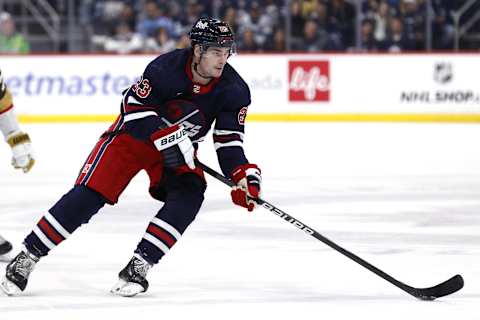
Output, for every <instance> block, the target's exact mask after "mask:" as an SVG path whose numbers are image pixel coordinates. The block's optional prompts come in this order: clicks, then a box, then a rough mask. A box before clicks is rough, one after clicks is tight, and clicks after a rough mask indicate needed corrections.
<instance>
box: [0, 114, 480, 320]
mask: <svg viewBox="0 0 480 320" xmlns="http://www.w3.org/2000/svg"><path fill="white" fill-rule="evenodd" d="M107 126H108V124H104V123H102V124H82V125H78V124H74V125H72V124H69V125H65V124H58V125H52V124H49V125H45V124H37V125H23V129H24V130H25V131H28V133H29V134H30V135H31V137H32V140H33V143H34V147H35V150H36V154H37V163H36V165H35V167H34V168H33V170H32V172H31V173H30V174H26V175H25V174H22V173H21V172H17V171H13V169H12V168H11V167H10V165H9V160H10V159H9V157H10V151H9V148H8V146H7V145H6V144H5V143H3V144H0V211H1V212H0V234H2V235H3V236H4V237H6V238H8V239H9V240H11V241H12V242H13V243H14V245H15V246H16V248H15V249H16V250H15V251H17V250H18V249H19V246H20V243H21V241H22V240H23V238H24V237H25V236H26V235H27V234H28V233H29V232H30V231H31V229H32V227H33V226H34V225H35V223H36V222H37V221H38V219H39V218H40V217H41V216H42V214H43V213H44V212H46V210H48V209H49V208H50V206H51V205H53V204H54V202H55V201H56V200H57V199H59V197H60V196H61V195H62V194H64V193H65V192H67V191H68V190H69V189H70V187H71V186H72V183H73V182H74V180H75V177H76V175H77V172H78V170H79V168H80V166H81V165H82V164H83V161H84V160H85V158H86V156H87V155H88V152H89V151H90V149H91V148H92V146H93V145H94V143H95V142H96V139H97V138H98V136H99V135H100V134H101V133H102V132H103V130H104V129H106V128H107ZM247 130H248V131H247V133H246V141H245V149H246V152H247V156H248V158H249V159H250V160H251V161H252V162H256V163H258V164H259V165H260V166H261V168H262V171H263V177H264V184H263V196H264V198H265V199H266V200H268V201H270V202H271V203H273V204H275V205H277V206H278V207H279V208H281V209H283V210H284V211H286V212H287V213H289V214H291V215H292V216H294V217H296V218H297V219H299V220H301V221H302V222H304V223H306V224H307V225H309V226H310V227H312V228H314V229H315V230H317V231H318V232H320V233H321V234H323V235H324V236H326V237H328V238H330V239H331V240H333V241H335V242H336V243H338V244H340V245H342V246H344V247H345V248H347V249H348V250H350V251H352V252H354V253H356V254H358V255H359V256H361V257H363V258H364V259H366V260H367V261H369V262H370V263H372V264H374V265H375V266H377V267H379V268H380V269H382V270H384V271H386V272H387V273H389V274H391V275H392V276H394V277H395V278H397V279H398V280H400V281H403V282H405V283H407V284H409V285H412V286H415V287H425V286H431V285H434V284H437V283H439V282H441V281H443V280H446V279H447V278H449V277H450V276H453V275H455V274H457V273H460V274H462V275H463V276H464V278H465V282H466V285H465V288H464V289H462V290H461V291H460V292H458V293H456V294H453V295H451V296H448V297H445V298H442V299H439V300H437V301H433V302H423V301H419V300H416V299H414V298H412V297H411V296H409V295H407V294H406V293H404V292H403V291H401V290H399V289H398V288H396V287H394V286H392V285H391V284H390V283H388V282H386V281H385V280H383V279H381V278H379V277H378V276H376V275H374V274H373V273H371V272H369V271H368V270H366V269H364V268H363V267H361V266H359V265H357V264H356V263H354V262H352V261H350V260H349V259H348V258H346V257H344V256H342V255H341V254H339V253H338V252H336V251H334V250H332V249H330V248H329V247H327V246H326V245H324V244H323V243H321V242H320V241H318V240H316V239H314V238H312V237H309V236H307V235H306V234H304V233H303V232H301V231H299V230H298V229H296V228H294V227H293V226H292V225H290V224H289V223H287V222H285V221H282V220H281V219H279V218H278V217H277V216H275V215H274V214H272V213H269V212H268V211H266V210H264V209H259V210H257V211H256V212H255V213H254V214H247V213H246V211H245V212H244V211H243V210H242V209H240V208H236V207H233V205H232V204H231V203H230V200H229V192H228V189H227V188H226V187H225V186H224V185H222V184H221V183H219V182H217V181H216V180H213V179H210V178H209V179H208V183H209V187H208V190H207V193H206V200H205V203H204V206H203V208H202V210H201V212H200V213H199V215H198V216H197V219H196V220H195V222H194V223H193V224H192V225H191V227H190V228H189V229H188V230H187V232H186V233H185V235H184V236H183V238H182V239H181V240H180V241H179V242H178V243H177V245H176V246H175V247H174V248H173V249H172V250H171V251H170V252H169V254H168V255H167V256H166V257H165V258H164V259H163V260H162V261H161V263H160V264H159V265H158V266H156V267H155V268H153V269H152V270H151V272H150V274H149V281H150V289H149V291H148V292H147V294H145V295H143V296H138V297H135V298H130V299H129V298H120V297H114V296H112V295H110V294H109V289H110V287H111V286H112V285H113V284H114V283H115V281H116V279H117V273H118V271H119V270H120V269H121V268H123V266H124V265H125V264H126V263H127V262H128V260H129V259H130V257H131V255H132V251H133V249H134V248H135V246H136V244H137V242H138V241H139V240H140V238H141V237H142V235H143V233H144V229H145V227H146V226H147V224H148V221H149V220H150V218H151V217H152V216H153V215H154V214H155V213H156V212H157V210H158V209H159V208H160V206H161V203H158V202H156V201H154V200H153V199H151V198H149V196H148V194H147V178H146V175H145V174H144V173H141V174H140V175H139V176H137V177H136V178H135V179H134V180H133V182H132V184H131V185H130V186H129V187H128V188H127V190H126V191H125V193H124V194H123V195H122V197H121V199H120V203H119V204H118V205H116V206H114V207H111V206H108V207H105V208H104V209H103V210H102V211H101V212H100V213H99V214H98V215H97V216H95V217H94V218H93V219H92V221H91V222H90V224H88V225H87V226H83V227H82V228H80V229H79V230H78V231H77V232H75V234H74V235H73V236H72V237H71V238H69V239H68V240H67V241H65V242H64V243H62V244H61V245H60V246H59V247H58V248H56V249H55V250H54V251H52V252H51V254H50V255H49V256H48V257H46V258H44V259H43V260H42V261H41V262H40V263H39V264H38V265H37V268H36V270H35V271H34V273H33V274H32V276H31V279H30V283H29V286H28V288H27V290H26V292H25V294H24V295H23V296H21V297H13V298H11V297H5V296H2V295H0V320H7V319H15V320H20V319H28V320H35V319H48V320H57V319H58V320H60V319H62V320H63V319H65V320H70V319H82V320H85V319H199V320H203V319H205V320H207V319H208V320H215V319H222V320H225V319H242V320H245V319H274V320H277V319H289V320H290V319H299V318H310V319H369V320H385V319H389V320H396V319H401V320H405V319H437V320H443V319H448V320H450V319H461V320H465V319H480V147H479V143H478V141H479V137H480V126H478V125H453V124H368V123H364V124H351V123H340V124H339V123H311V124H310V123H302V124H286V123H249V124H248V126H247ZM200 158H201V160H202V161H204V162H205V163H206V164H209V165H211V166H212V167H214V168H216V169H218V165H217V163H216V157H215V152H214V151H213V146H212V143H211V140H207V141H206V142H204V143H203V144H202V145H201V150H200ZM4 267H5V264H3V263H0V274H3V273H4V271H3V270H4Z"/></svg>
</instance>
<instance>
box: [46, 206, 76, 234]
mask: <svg viewBox="0 0 480 320" xmlns="http://www.w3.org/2000/svg"><path fill="white" fill-rule="evenodd" d="M45 219H46V220H47V221H48V222H49V223H50V224H51V225H52V226H53V227H54V228H55V231H57V232H58V233H60V234H61V235H62V237H64V238H65V239H67V238H68V237H69V236H70V232H68V231H67V230H65V228H64V227H62V225H61V224H60V223H59V222H58V221H57V219H55V218H54V217H53V216H52V215H51V214H50V212H47V214H46V215H45Z"/></svg>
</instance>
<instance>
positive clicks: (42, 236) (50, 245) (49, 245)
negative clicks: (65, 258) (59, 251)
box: [33, 226, 56, 250]
mask: <svg viewBox="0 0 480 320" xmlns="http://www.w3.org/2000/svg"><path fill="white" fill-rule="evenodd" d="M33 233H35V235H36V236H37V237H38V238H39V239H40V241H41V242H42V243H43V244H44V245H45V246H46V247H47V248H48V249H50V250H51V249H53V248H55V247H56V245H55V243H53V242H52V241H50V239H48V238H47V236H46V235H45V234H44V233H43V231H42V230H40V228H39V227H38V226H35V228H33Z"/></svg>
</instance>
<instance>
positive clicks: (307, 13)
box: [0, 0, 458, 54]
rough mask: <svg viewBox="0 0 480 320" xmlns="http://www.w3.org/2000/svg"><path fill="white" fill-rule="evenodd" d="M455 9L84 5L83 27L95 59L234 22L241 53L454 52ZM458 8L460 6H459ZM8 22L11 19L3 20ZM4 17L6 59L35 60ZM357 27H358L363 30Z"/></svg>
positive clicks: (312, 1) (367, 3)
mask: <svg viewBox="0 0 480 320" xmlns="http://www.w3.org/2000/svg"><path fill="white" fill-rule="evenodd" d="M455 2H456V1H451V0H431V4H432V20H431V21H432V23H431V25H430V26H428V27H429V28H427V25H426V24H427V20H426V13H427V6H426V1H425V0H364V1H362V2H361V5H359V6H357V4H356V3H355V2H354V1H346V0H291V1H290V3H289V7H288V8H287V7H285V3H288V2H287V1H285V0H239V1H233V0H225V1H223V0H213V1H212V0H179V1H170V0H168V1H167V0H144V1H134V0H84V1H81V2H79V3H80V4H79V5H78V8H77V12H78V20H79V22H80V24H81V25H82V26H83V27H84V29H85V31H86V32H87V31H88V32H89V33H90V34H91V36H89V39H90V41H91V49H92V50H93V51H103V52H114V53H121V54H127V53H163V52H167V51H170V50H172V49H174V48H182V47H186V46H189V40H188V36H187V33H188V31H189V29H190V28H191V26H192V24H193V23H194V22H195V21H196V20H197V19H198V18H199V17H202V16H211V17H219V18H220V19H223V20H225V21H227V22H228V23H229V24H230V25H231V27H232V28H233V30H234V31H235V34H236V37H237V47H238V50H239V51H242V52H286V51H296V52H321V51H367V52H370V51H386V52H398V51H421V50H425V49H426V43H427V42H426V37H427V31H428V29H430V30H431V33H430V34H431V39H430V43H431V49H433V50H448V49H452V48H453V41H454V25H453V20H452V13H453V12H454V10H456V9H458V8H456V7H455V4H454V3H455ZM457 7H458V4H457ZM4 14H5V15H8V14H7V13H4ZM2 17H3V16H0V32H1V34H0V52H15V50H17V52H19V53H24V52H28V50H29V49H28V43H26V42H25V39H24V38H23V37H22V36H21V35H20V34H19V33H18V32H16V31H15V26H14V23H13V22H12V19H11V16H9V15H8V17H7V18H2ZM357 26H358V27H357Z"/></svg>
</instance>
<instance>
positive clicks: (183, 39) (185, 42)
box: [177, 33, 191, 49]
mask: <svg viewBox="0 0 480 320" xmlns="http://www.w3.org/2000/svg"><path fill="white" fill-rule="evenodd" d="M190 45H191V44H190V37H189V36H188V34H186V33H184V34H182V35H181V36H180V39H179V40H178V41H177V48H178V49H184V48H189V47H190Z"/></svg>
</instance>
